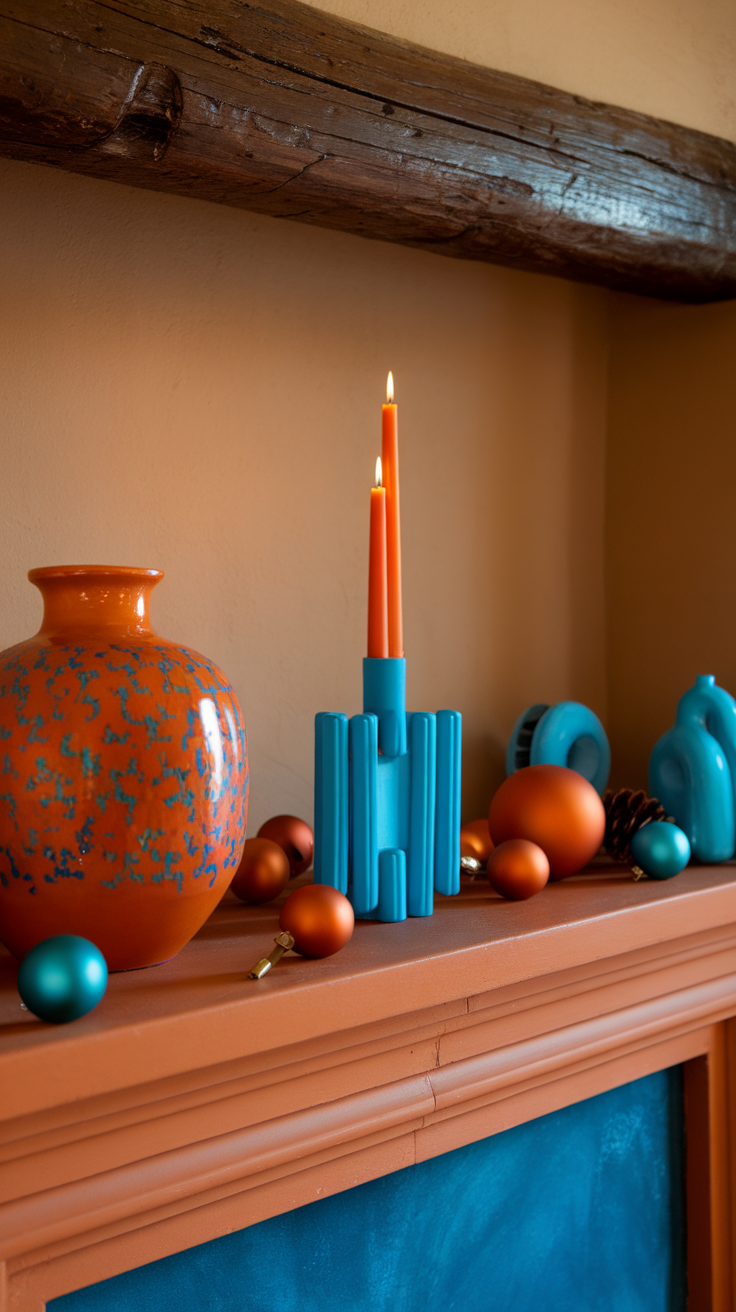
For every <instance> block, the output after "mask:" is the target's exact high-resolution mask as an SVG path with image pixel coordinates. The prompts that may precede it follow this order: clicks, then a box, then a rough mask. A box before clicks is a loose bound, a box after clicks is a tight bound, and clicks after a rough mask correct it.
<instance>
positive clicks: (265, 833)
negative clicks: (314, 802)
mask: <svg viewBox="0 0 736 1312" xmlns="http://www.w3.org/2000/svg"><path fill="white" fill-rule="evenodd" d="M258 837H259V838H270V839H271V842H272V843H278V845H279V847H283V849H284V851H285V853H286V855H287V856H288V858H289V865H290V866H291V874H292V878H293V877H294V875H303V874H304V871H305V870H308V869H309V867H310V865H311V863H312V855H313V853H314V834H313V833H312V831H311V829H310V828H309V825H308V824H307V822H306V820H300V819H299V817H298V816H296V815H275V816H272V818H271V819H270V820H267V821H266V823H265V824H263V825H261V827H260V829H259V830H258Z"/></svg>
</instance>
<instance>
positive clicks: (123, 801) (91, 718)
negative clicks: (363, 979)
mask: <svg viewBox="0 0 736 1312" xmlns="http://www.w3.org/2000/svg"><path fill="white" fill-rule="evenodd" d="M162 577H163V575H162V573H161V571H159V570H144V569H130V568H123V567H108V566H59V567H56V568H50V569H41V570H32V571H31V573H30V574H29V578H30V579H31V582H33V583H35V584H36V585H37V586H38V587H39V588H40V590H41V592H42V594H43V597H44V620H43V624H42V626H41V629H40V631H39V633H38V634H37V635H36V636H35V637H34V638H31V639H30V640H29V641H27V642H24V643H21V644H20V645H19V646H17V647H11V648H10V649H8V650H7V651H5V652H3V653H2V654H1V655H0V940H2V942H3V943H4V944H5V946H6V947H7V948H9V950H10V951H11V952H12V953H13V954H14V956H16V957H18V958H19V959H21V958H22V957H23V956H24V955H25V954H26V952H28V951H29V950H30V949H31V948H32V947H34V946H35V944H36V943H39V942H40V941H41V940H42V939H45V938H48V937H50V936H51V935H55V934H78V935H81V936H82V937H83V938H87V939H90V940H91V941H92V942H93V943H95V944H96V945H97V947H99V949H100V950H101V952H102V953H103V955H104V957H105V959H106V961H107V964H108V967H109V969H110V970H127V969H132V968H135V967H139V966H149V965H153V964H155V963H156V962H159V961H164V960H167V959H168V958H169V957H172V956H174V955H175V953H177V952H178V951H179V950H180V949H181V948H182V947H183V946H184V944H185V943H187V942H188V941H189V939H190V938H191V937H192V935H193V934H195V933H196V932H197V930H198V929H199V928H200V926H201V925H202V924H203V923H204V921H205V920H206V919H207V916H208V915H209V914H210V912H211V911H212V910H213V908H214V907H215V906H216V905H217V903H218V902H219V900H220V898H221V897H222V894H223V893H224V891H225V889H226V888H227V887H228V885H229V883H230V880H231V879H232V877H233V875H234V874H235V871H236V870H237V868H238V863H239V861H240V856H241V853H242V848H243V843H244V840H245V823H246V817H247V807H248V752H247V744H246V737H245V729H244V726H243V719H242V715H241V712H240V707H239V705H238V702H237V698H236V697H235V694H234V692H233V690H232V688H231V687H230V685H229V683H228V682H227V680H226V678H225V676H224V675H223V674H222V672H221V671H220V670H219V669H218V668H217V666H216V665H214V664H213V662H212V661H210V660H208V659H207V658H206V657H204V656H200V655H199V654H198V653H196V652H193V651H190V650H189V649H188V648H186V647H180V646H177V645H175V644H174V643H170V642H167V641H165V640H164V639H162V638H159V637H158V636H157V635H156V634H155V633H154V632H153V631H152V629H151V628H150V625H149V620H148V602H149V596H150V592H151V589H152V588H153V587H154V586H155V584H156V583H158V582H159V581H160V579H161V578H162Z"/></svg>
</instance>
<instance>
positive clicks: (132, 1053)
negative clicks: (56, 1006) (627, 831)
mask: <svg viewBox="0 0 736 1312" xmlns="http://www.w3.org/2000/svg"><path fill="white" fill-rule="evenodd" d="M437 901H438V903H439V905H437V906H436V908H435V915H434V916H433V917H431V918H430V919H426V920H424V919H423V920H408V921H406V922H404V923H403V924H398V925H388V924H387V925H383V924H378V923H374V922H365V921H364V922H359V923H358V924H357V925H356V930H355V935H354V937H353V939H352V941H351V943H350V944H349V945H348V947H347V948H346V949H345V950H344V951H343V952H342V953H340V954H339V955H338V956H336V957H333V958H329V959H327V960H326V961H321V962H310V961H304V960H302V959H300V958H298V957H296V956H290V957H286V958H284V960H283V961H282V962H281V964H280V965H279V966H278V967H277V968H276V969H275V970H274V971H273V972H272V973H271V974H270V975H268V976H267V977H266V978H264V979H263V980H260V981H249V980H247V979H246V973H247V970H248V968H249V967H250V966H251V965H252V964H253V963H254V962H255V961H256V960H257V959H258V958H260V957H261V956H263V955H264V953H265V952H266V951H267V950H268V949H269V946H270V943H271V941H272V939H273V936H274V935H275V934H276V933H277V932H278V921H277V914H278V908H277V907H276V908H274V907H258V908H248V907H245V906H243V905H242V904H240V903H238V902H236V900H235V899H234V898H232V897H231V895H229V894H228V895H227V896H226V898H225V900H224V901H223V902H222V903H221V904H220V906H219V908H218V909H217V910H216V911H215V912H214V914H213V915H212V917H211V918H210V920H209V921H208V922H207V924H206V925H205V926H204V928H203V929H202V931H201V932H200V934H199V935H198V936H197V938H196V939H195V940H194V941H193V942H192V943H191V944H190V945H189V946H188V947H187V948H185V949H184V951H183V952H182V953H181V954H180V955H179V956H178V957H177V958H175V959H174V960H173V961H172V962H169V963H168V964H166V965H163V966H158V967H154V968H151V969H149V970H142V971H135V972H131V973H128V974H123V975H114V976H112V977H111V978H110V984H109V988H108V992H107V995H106V997H105V999H104V1000H103V1002H102V1004H101V1005H100V1007H99V1008H98V1009H97V1011H96V1012H93V1013H92V1014H91V1015H90V1016H88V1017H85V1018H84V1019H83V1020H81V1021H77V1022H75V1023H74V1024H73V1025H70V1026H60V1027H53V1026H48V1025H44V1024H42V1023H41V1022H40V1021H37V1020H35V1019H34V1018H32V1017H29V1016H28V1013H27V1012H24V1011H22V1010H21V1008H20V1004H19V999H18V995H17V992H16V991H15V986H14V979H15V966H14V963H13V962H12V961H11V959H10V958H9V957H7V956H6V955H1V956H0V1090H1V1093H0V1263H2V1264H3V1265H2V1272H3V1278H4V1282H5V1283H4V1285H3V1286H2V1287H1V1288H0V1307H2V1306H3V1302H2V1300H3V1296H4V1297H5V1299H6V1300H7V1302H6V1308H7V1312H10V1310H11V1309H12V1310H13V1312H41V1309H42V1308H43V1306H44V1304H45V1302H46V1300H47V1299H50V1298H53V1297H56V1296H58V1295H59V1294H62V1293H66V1292H68V1291H69V1290H72V1289H76V1288H80V1287H82V1286H83V1285H86V1284H90V1283H92V1282H93V1281H95V1280H100V1279H104V1278H105V1277H107V1276H110V1275H114V1274H116V1273H118V1272H120V1271H123V1270H127V1269H130V1268H131V1267H134V1266H138V1265H141V1264H142V1263H144V1262H150V1261H153V1260H154V1259H156V1258H159V1257H163V1256H165V1255H167V1254H169V1253H173V1252H177V1251H180V1250H181V1249H183V1248H187V1247H189V1246H191V1245H193V1244H198V1243H203V1242H204V1241H206V1240H208V1239H211V1238H214V1237H215V1236H217V1235H221V1234H225V1233H227V1232H229V1231H231V1230H235V1229H239V1228H241V1227H242V1226H245V1225H249V1224H251V1223H253V1222H255V1221H259V1220H262V1219H263V1218H265V1217H267V1216H272V1215H274V1214H276V1213H278V1212H283V1211H286V1210H287V1209H289V1208H292V1207H296V1206H299V1205H301V1204H303V1203H307V1202H310V1201H312V1200H313V1199H316V1198H319V1197H323V1196H325V1195H326V1194H329V1193H334V1192H337V1191H339V1190H341V1189H346V1188H350V1187H351V1186H352V1185H355V1184H359V1183H361V1182H362V1181H364V1180H368V1179H372V1178H374V1177H376V1176H379V1175H382V1174H385V1173H386V1172H388V1171H394V1170H397V1169H399V1168H401V1167H404V1166H408V1165H410V1164H411V1163H413V1162H416V1161H420V1160H423V1159H425V1158H428V1157H432V1156H435V1155H436V1154H438V1153H442V1152H446V1151H448V1150H449V1149H452V1148H456V1147H458V1146H460V1145H462V1144H465V1143H469V1142H471V1141H473V1140H475V1139H479V1138H482V1137H484V1136H485V1135H488V1134H493V1133H495V1132H496V1131H499V1130H502V1129H505V1128H507V1127H509V1126H511V1125H515V1124H518V1123H520V1122H521V1121H525V1120H529V1119H530V1118H532V1117H535V1116H539V1115H542V1114H544V1113H546V1112H549V1111H552V1110H554V1109H556V1108H559V1107H562V1106H565V1105H567V1104H569V1103H571V1102H575V1101H577V1100H578V1099H580V1098H585V1097H589V1096H591V1095H592V1094H595V1093H599V1092H602V1091H603V1090H604V1089H608V1088H611V1087H613V1086H614V1085H617V1084H621V1083H624V1082H625V1081H627V1080H631V1079H635V1078H638V1077H639V1076H641V1075H645V1074H648V1073H650V1072H652V1071H654V1070H658V1069H661V1068H663V1067H665V1066H668V1065H671V1064H673V1063H675V1062H680V1061H692V1060H694V1059H701V1061H702V1058H703V1056H707V1058H708V1060H709V1062H710V1063H711V1067H713V1063H714V1062H715V1063H716V1064H717V1062H718V1061H721V1065H722V1066H723V1065H724V1063H725V1064H726V1065H727V1063H728V1055H727V1051H728V1034H727V1028H728V1027H726V1026H724V1024H723V1022H724V1021H726V1020H727V1019H728V1018H730V1017H732V1016H734V1015H736V867H734V866H733V865H726V866H720V867H715V868H707V867H703V868H695V869H690V870H687V871H685V872H684V873H683V874H682V875H680V876H678V878H677V879H674V880H672V881H669V882H667V883H655V882H649V881H647V882H643V883H639V884H636V883H634V882H633V881H632V879H631V875H630V872H629V871H628V870H624V869H623V868H621V867H615V866H602V867H598V868H595V869H593V870H591V871H590V872H588V873H584V874H582V875H579V876H576V877H575V878H573V879H570V880H566V881H564V882H563V883H560V884H554V885H550V886H548V888H546V889H545V890H544V891H543V893H542V894H540V895H539V896H538V897H537V898H535V899H533V900H532V901H530V902H524V903H510V902H503V901H501V899H499V898H496V897H495V896H492V895H490V894H489V891H488V888H487V885H485V884H480V885H479V884H468V886H467V887H466V888H464V889H463V891H462V892H461V894H460V896H459V897H458V898H453V899H444V898H439V899H438V900H437ZM719 1045H720V1046H719ZM721 1051H722V1053H723V1054H726V1055H724V1056H723V1057H722V1060H721V1058H719V1057H718V1053H719V1052H721ZM713 1068H714V1067H713ZM724 1069H725V1067H724ZM724 1080H725V1076H724ZM722 1083H723V1081H722ZM723 1087H724V1088H725V1087H726V1085H725V1083H723ZM713 1098H714V1095H713V1094H712V1093H711V1103H710V1116H711V1119H712V1118H714V1117H715V1118H716V1120H717V1118H718V1116H719V1115H721V1112H719V1110H718V1106H719V1104H717V1098H716V1101H715V1102H714V1101H713ZM722 1114H723V1116H726V1115H727V1109H726V1110H724V1111H723V1113H722ZM724 1171H726V1167H725V1166H724V1167H723V1169H722V1171H721V1174H722V1175H723V1172H724ZM716 1175H718V1170H716ZM729 1187H730V1186H729V1185H728V1182H727V1181H725V1177H724V1179H723V1180H720V1182H719V1180H718V1179H715V1178H714V1179H713V1180H709V1183H708V1189H710V1191H711V1194H712V1199H711V1205H712V1210H713V1213H714V1215H713V1224H714V1225H715V1226H716V1227H717V1226H719V1225H720V1226H721V1229H722V1230H723V1227H724V1226H726V1227H727V1226H728V1224H729V1222H728V1219H727V1217H726V1213H727V1212H728V1211H729V1206H730V1204H729V1201H728V1197H727V1195H728V1191H729ZM719 1190H720V1194H719V1193H718V1191H719ZM713 1191H715V1192H713ZM729 1196H730V1195H729ZM719 1198H720V1199H721V1202H719V1201H718V1200H719ZM724 1199H725V1201H723V1200H724ZM721 1203H722V1205H721ZM719 1209H720V1210H719ZM716 1213H718V1215H716ZM721 1213H722V1214H723V1215H721ZM724 1218H726V1219H724ZM723 1239H724V1245H725V1248H726V1249H727V1248H728V1244H727V1243H726V1236H725V1231H724V1234H723ZM724 1245H721V1248H723V1246H724ZM720 1251H721V1250H720V1249H719V1252H720ZM723 1260H725V1259H723ZM719 1261H721V1258H719V1257H718V1253H716V1256H715V1258H714V1262H715V1266H716V1267H717V1266H718V1262H719ZM708 1278H709V1279H710V1278H711V1277H710V1276H709V1277H708ZM713 1280H715V1282H716V1284H718V1281H719V1280H720V1282H721V1284H720V1286H719V1288H721V1287H722V1288H723V1289H725V1287H726V1284H729V1286H730V1273H729V1272H725V1273H724V1272H721V1273H720V1274H719V1272H718V1270H715V1271H714V1273H713ZM729 1297H730V1296H729ZM724 1298H725V1294H724ZM713 1306H714V1307H716V1306H723V1307H724V1308H725V1307H726V1306H730V1303H727V1302H723V1301H722V1302H721V1303H720V1304H719V1303H718V1299H717V1298H716V1297H715V1294H714V1296H713Z"/></svg>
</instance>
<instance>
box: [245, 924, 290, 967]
mask: <svg viewBox="0 0 736 1312" xmlns="http://www.w3.org/2000/svg"><path fill="white" fill-rule="evenodd" d="M274 943H275V944H276V947H275V948H274V949H273V951H272V952H270V953H269V955H268V956H267V957H261V959H260V961H257V962H256V964H255V966H254V967H253V969H252V970H250V971H249V972H248V976H247V978H248V979H263V976H264V975H267V974H268V972H269V970H270V969H271V967H272V966H275V965H276V962H277V961H280V960H281V958H282V957H283V955H284V953H285V952H289V951H290V950H291V948H293V946H294V939H293V937H292V935H291V934H289V933H287V931H286V930H283V932H282V933H281V934H279V935H277V937H276V938H275V939H274Z"/></svg>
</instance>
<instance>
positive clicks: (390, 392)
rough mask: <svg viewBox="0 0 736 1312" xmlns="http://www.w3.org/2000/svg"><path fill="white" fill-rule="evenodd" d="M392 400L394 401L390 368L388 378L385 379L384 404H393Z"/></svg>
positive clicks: (392, 377) (392, 378)
mask: <svg viewBox="0 0 736 1312" xmlns="http://www.w3.org/2000/svg"><path fill="white" fill-rule="evenodd" d="M393 402H394V376H393V374H392V373H391V370H390V369H389V371H388V378H387V379H386V404H387V405H393Z"/></svg>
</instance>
